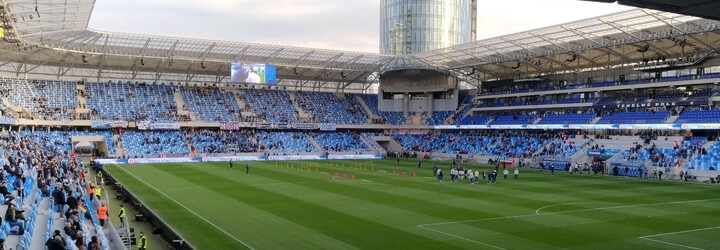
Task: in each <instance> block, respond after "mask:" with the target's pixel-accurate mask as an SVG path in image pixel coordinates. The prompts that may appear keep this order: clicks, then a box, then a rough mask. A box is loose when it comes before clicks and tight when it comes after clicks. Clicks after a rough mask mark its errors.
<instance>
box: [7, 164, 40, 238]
mask: <svg viewBox="0 0 720 250" xmlns="http://www.w3.org/2000/svg"><path fill="white" fill-rule="evenodd" d="M33 172H34V171H33V170H30V169H29V170H26V171H25V175H26V176H28V177H30V176H35V175H36V173H33ZM28 173H30V175H28ZM25 184H26V185H25V188H26V190H30V192H25V194H26V197H24V199H23V201H22V205H21V206H18V207H20V208H21V209H23V210H25V212H24V213H23V215H24V216H25V218H26V220H25V233H24V234H23V235H10V234H8V235H7V238H6V239H5V246H9V248H11V249H26V247H27V245H29V244H25V246H22V245H23V243H24V242H28V241H30V240H31V239H30V237H33V236H34V234H35V231H42V229H43V228H42V227H41V228H38V230H34V229H35V228H36V227H35V224H32V225H31V223H37V214H33V213H32V210H33V209H35V211H38V210H37V203H36V202H37V198H41V197H36V196H37V193H38V190H37V184H36V183H35V181H31V180H28V182H26V183H25ZM28 184H30V185H32V189H27V187H28V186H27V185H28ZM45 200H47V199H45ZM3 207H4V208H5V209H4V210H5V211H2V212H3V213H2V214H3V215H5V212H6V211H7V206H3ZM33 207H34V208H33ZM33 217H35V218H33ZM46 219H47V217H46ZM28 231H32V233H31V234H28ZM41 239H43V243H42V244H43V246H44V244H45V240H47V239H45V238H44V237H43V238H41ZM16 246H21V247H17V248H16ZM31 249H43V248H31Z"/></svg>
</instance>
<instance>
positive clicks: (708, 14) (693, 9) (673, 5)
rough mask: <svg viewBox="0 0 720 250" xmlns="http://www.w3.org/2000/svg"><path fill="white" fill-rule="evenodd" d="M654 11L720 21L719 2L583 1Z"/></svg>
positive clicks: (715, 0) (663, 0)
mask: <svg viewBox="0 0 720 250" xmlns="http://www.w3.org/2000/svg"><path fill="white" fill-rule="evenodd" d="M585 1H591V2H603V3H615V2H617V3H618V4H622V5H629V6H635V7H640V8H648V9H656V10H662V11H668V12H673V13H680V14H684V15H691V16H699V17H703V18H708V19H715V20H720V11H718V10H720V0H681V1H672V0H671V1H668V0H619V1H618V0H585Z"/></svg>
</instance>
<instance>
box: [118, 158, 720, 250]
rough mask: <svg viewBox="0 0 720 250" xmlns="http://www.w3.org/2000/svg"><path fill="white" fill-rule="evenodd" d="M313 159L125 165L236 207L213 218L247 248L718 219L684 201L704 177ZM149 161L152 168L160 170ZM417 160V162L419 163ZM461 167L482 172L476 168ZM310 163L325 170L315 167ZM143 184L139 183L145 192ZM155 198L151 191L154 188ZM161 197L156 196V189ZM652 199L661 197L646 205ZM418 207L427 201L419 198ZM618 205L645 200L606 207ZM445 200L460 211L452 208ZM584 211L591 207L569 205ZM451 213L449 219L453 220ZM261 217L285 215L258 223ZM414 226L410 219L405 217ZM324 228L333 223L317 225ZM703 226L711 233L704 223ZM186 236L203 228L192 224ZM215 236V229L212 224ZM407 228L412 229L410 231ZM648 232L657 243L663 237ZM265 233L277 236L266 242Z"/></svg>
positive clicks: (698, 195)
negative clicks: (237, 166)
mask: <svg viewBox="0 0 720 250" xmlns="http://www.w3.org/2000/svg"><path fill="white" fill-rule="evenodd" d="M348 162H354V163H355V165H356V166H359V165H362V166H367V164H359V163H358V162H360V161H348ZM316 163H317V162H311V161H306V162H291V163H290V164H291V165H290V166H294V167H295V168H294V169H293V168H287V167H282V168H280V167H279V165H275V164H276V163H275V164H274V162H257V163H254V162H253V163H251V164H252V165H253V168H252V169H251V174H250V175H245V174H244V169H241V171H233V172H237V173H238V174H242V175H235V174H230V173H233V172H228V170H227V168H226V167H224V166H226V165H227V164H224V165H223V163H198V164H192V165H190V164H187V165H185V166H182V167H177V166H176V165H171V164H158V165H144V166H143V167H138V168H129V169H127V170H131V169H135V170H137V171H135V170H133V171H131V172H133V173H134V174H136V175H138V176H142V177H143V178H145V177H146V176H148V177H149V178H150V179H148V178H146V180H147V181H150V180H152V182H151V183H153V184H157V185H155V187H156V188H158V189H160V190H162V191H166V194H167V195H169V196H172V197H173V198H175V199H176V200H177V201H180V202H183V203H184V204H185V205H188V206H189V207H190V208H192V209H194V210H195V211H196V212H198V213H200V214H203V212H205V213H207V212H210V213H213V214H214V213H218V212H219V211H223V209H224V208H231V207H233V206H238V205H241V208H240V209H236V210H235V211H237V212H234V214H236V215H231V216H230V217H226V218H228V219H229V221H233V222H234V223H236V224H238V223H237V222H241V223H242V226H243V227H245V228H253V231H247V230H249V229H245V228H244V229H238V228H236V227H232V223H233V222H230V223H228V221H223V222H220V223H217V225H218V226H221V227H223V228H224V229H226V230H227V231H229V232H232V233H235V234H237V233H239V232H242V233H243V234H244V233H248V234H249V235H248V236H245V237H244V238H243V240H245V241H247V242H250V243H252V244H253V245H254V246H264V247H268V246H287V247H289V248H294V249H318V248H330V247H328V246H329V245H327V244H325V243H322V244H320V245H319V246H320V247H315V248H311V247H308V246H309V245H310V244H311V243H310V242H316V243H317V239H315V238H311V236H312V235H316V236H318V235H319V236H321V237H322V238H325V239H333V240H334V239H337V241H342V243H343V244H344V246H341V247H337V246H336V247H333V249H348V248H355V247H358V248H418V247H425V246H424V245H423V242H425V241H427V238H429V239H435V240H436V241H442V243H444V244H445V245H442V244H441V243H437V242H433V243H430V245H433V246H435V248H441V247H461V248H471V249H472V248H495V247H497V248H507V249H531V248H532V249H558V248H587V249H589V248H592V249H598V248H604V249H608V248H609V249H613V248H651V247H663V248H665V247H672V246H671V245H667V244H663V245H658V244H660V243H653V242H651V241H647V240H642V239H639V238H637V237H638V236H639V235H650V234H658V233H666V232H674V231H679V230H687V229H693V228H702V227H709V226H717V225H718V224H720V219H716V218H717V216H716V215H717V214H718V213H720V208H717V204H719V203H718V202H716V201H709V202H690V203H686V202H687V201H693V200H708V199H711V198H715V197H718V196H717V195H716V194H717V192H715V191H716V190H718V189H716V186H710V185H702V184H698V185H683V184H684V183H678V182H658V181H648V180H637V179H630V178H618V177H609V176H578V175H570V174H567V173H558V174H556V175H555V176H549V175H548V174H547V173H545V172H539V171H538V172H536V171H528V170H525V171H523V170H521V180H520V181H518V182H513V181H512V180H511V181H508V182H504V181H502V175H501V176H500V177H501V178H500V180H499V181H498V184H496V185H468V184H467V182H465V183H447V182H446V183H443V184H438V183H436V182H434V180H432V179H431V178H432V175H431V174H430V170H426V169H423V170H422V171H421V172H418V178H412V177H409V176H400V175H392V174H390V173H389V171H390V170H400V171H406V172H408V173H412V172H413V171H416V170H417V169H416V168H414V167H412V166H413V165H414V166H415V167H416V166H417V165H415V164H412V165H410V166H411V167H402V168H399V167H397V166H390V164H393V162H387V161H374V163H377V164H374V169H376V170H383V171H386V172H379V171H370V170H358V169H352V168H347V167H346V168H341V167H328V166H327V165H324V164H322V163H318V165H324V166H322V167H318V169H317V170H316V169H312V170H313V173H309V172H308V171H299V168H300V167H307V166H312V165H313V164H316ZM388 163H389V164H388ZM415 163H416V161H415ZM358 164H359V165H358ZM286 165H287V164H286ZM318 165H316V166H318ZM155 166H161V167H159V168H161V169H159V168H158V167H155ZM423 166H428V165H427V164H425V162H423ZM429 166H430V167H432V165H429ZM223 168H225V169H223ZM472 168H473V169H476V168H478V169H481V170H482V168H480V167H472ZM144 169H150V170H151V171H144ZM153 169H155V170H153ZM319 170H322V172H325V173H326V174H321V173H315V172H316V171H319ZM165 171H170V172H172V173H170V174H168V173H167V172H165ZM335 171H337V172H340V173H348V174H357V175H358V176H359V178H360V179H367V180H368V181H372V182H371V184H364V183H363V182H361V181H360V180H354V181H350V180H341V179H338V181H337V182H334V181H332V180H331V176H332V174H333V172H335ZM443 172H446V171H443ZM173 173H174V174H173ZM246 176H247V177H246ZM163 177H166V178H163ZM156 178H157V179H156ZM165 179H167V181H165ZM140 185H141V186H144V185H142V184H140ZM183 185H186V187H184V186H183ZM248 186H249V187H252V188H248ZM148 190H149V188H148ZM258 190H259V191H258ZM151 191H152V190H149V191H148V192H149V193H156V192H151ZM143 195H145V194H143ZM153 195H154V194H153ZM157 196H161V195H160V194H157V195H156V196H155V197H157ZM190 196H192V197H190ZM266 196H270V197H266ZM357 196H360V197H362V198H357ZM205 197H207V198H205ZM394 197H401V198H400V199H398V198H394ZM162 198H163V200H166V199H164V198H165V197H162ZM203 198H205V199H203ZM194 200H196V201H194ZM167 202H168V203H170V201H167ZM191 202H192V203H191ZM205 202H207V203H208V204H207V205H209V206H212V207H208V208H203V207H202V206H201V205H200V204H203V203H205ZM674 202H678V203H674ZM680 202H683V203H680ZM567 203H575V204H567ZM656 203H657V204H660V203H673V204H662V205H657V206H650V205H647V204H656ZM171 204H172V203H171ZM213 204H214V205H213ZM428 204H431V205H432V206H430V207H428V206H427V205H428ZM626 205H647V206H638V207H634V208H633V207H629V208H617V209H608V207H615V206H626ZM545 206H547V207H545ZM318 207H320V208H323V209H318ZM542 207H545V208H542ZM539 208H542V209H540V211H539V213H540V215H537V210H538V209H539ZM598 208H599V209H598ZM452 209H460V210H458V211H456V212H453V211H454V210H452ZM587 209H593V210H589V211H581V210H587ZM313 210H316V211H313ZM328 210H330V212H329V213H328ZM404 211H406V212H404ZM416 211H422V212H416ZM578 211H581V212H578ZM159 212H160V213H165V211H159ZM448 213H451V214H450V215H448ZM455 214H458V215H455ZM526 214H535V215H536V216H528V217H518V218H510V219H504V220H499V219H496V220H487V221H476V222H464V223H452V224H443V225H433V226H428V229H423V228H422V227H421V226H422V225H425V224H423V223H426V224H432V223H442V222H448V221H454V222H456V221H462V220H463V219H473V217H475V218H476V219H489V218H498V217H508V216H514V215H526ZM188 215H190V214H189V213H188ZM326 215H327V216H329V217H326ZM348 215H349V216H348ZM212 216H214V215H212ZM218 216H220V215H218ZM483 217H485V218H483ZM206 218H208V219H211V220H212V221H215V222H218V220H217V219H216V218H217V216H215V217H211V215H210V214H208V217H206ZM289 218H295V219H289ZM455 218H459V219H460V220H453V219H455ZM268 219H271V220H274V221H275V222H277V221H282V222H283V223H285V224H277V223H269V221H268ZM197 221H198V222H196V223H201V224H206V223H204V222H202V221H201V220H197ZM367 222H371V223H377V224H379V225H380V226H384V227H385V228H382V227H381V229H382V230H380V232H379V233H378V232H373V231H372V230H373V229H375V228H378V227H377V225H372V224H370V225H368V224H366V223H367ZM169 223H175V222H169ZM258 223H262V224H258ZM348 224H351V225H355V227H352V226H349V225H348ZM417 224H421V226H416V225H417ZM171 225H172V224H171ZM282 225H288V226H286V227H283V226H282ZM280 227H282V228H280ZM318 228H319V229H318ZM267 230H274V231H279V232H283V233H284V234H285V235H284V237H283V234H272V233H268V232H272V231H267ZM331 230H337V231H344V232H328V231H331ZM213 231H215V230H213ZM256 232H257V233H256ZM261 232H262V233H261ZM397 232H402V233H404V235H402V236H401V237H400V238H398V239H395V238H393V237H394V234H395V233H397ZM712 232H715V231H712ZM706 233H708V234H707V235H712V234H711V231H706ZM198 234H203V235H204V232H203V233H198ZM305 234H309V235H308V237H302V235H305ZM406 235H410V236H406ZM218 236H223V234H221V233H220V232H218ZM298 236H300V237H298ZM417 236H422V237H420V238H419V239H416V238H417ZM455 236H457V237H455ZM701 236H702V235H699V234H698V235H695V234H693V235H692V236H690V235H688V236H686V235H681V236H678V237H675V238H677V239H675V238H673V240H668V242H671V243H675V244H681V245H688V246H692V247H698V248H707V247H708V246H710V245H711V244H708V243H712V241H708V242H705V243H699V245H698V244H694V243H693V242H694V241H692V240H693V239H696V240H698V239H699V237H701ZM351 237H352V238H351ZM348 238H351V239H348ZM462 238H464V239H467V240H464V239H462ZM658 239H659V240H663V241H665V240H666V239H665V238H664V237H663V238H658ZM363 240H364V241H363ZM416 240H417V241H416ZM190 241H191V242H195V241H193V240H190ZM273 241H277V242H279V243H277V244H275V243H273ZM418 241H419V242H418ZM367 242H370V243H367ZM484 244H487V245H484ZM323 246H324V247H323ZM431 248H432V247H431ZM201 249H204V248H201ZM208 249H210V248H208ZM212 249H229V248H212Z"/></svg>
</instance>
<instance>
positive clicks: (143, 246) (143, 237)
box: [137, 232, 147, 250]
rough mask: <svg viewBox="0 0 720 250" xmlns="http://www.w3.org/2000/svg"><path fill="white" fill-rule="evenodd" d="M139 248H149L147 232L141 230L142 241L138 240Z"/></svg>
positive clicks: (142, 249)
mask: <svg viewBox="0 0 720 250" xmlns="http://www.w3.org/2000/svg"><path fill="white" fill-rule="evenodd" d="M137 246H138V250H145V249H146V248H147V238H145V234H144V233H143V232H140V241H138V244H137Z"/></svg>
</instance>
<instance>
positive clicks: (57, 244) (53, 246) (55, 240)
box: [45, 230, 94, 250]
mask: <svg viewBox="0 0 720 250" xmlns="http://www.w3.org/2000/svg"><path fill="white" fill-rule="evenodd" d="M93 237H94V236H93ZM45 247H47V250H65V249H67V243H65V239H63V237H62V236H60V230H55V232H53V235H52V236H50V239H48V240H47V241H46V242H45Z"/></svg>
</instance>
